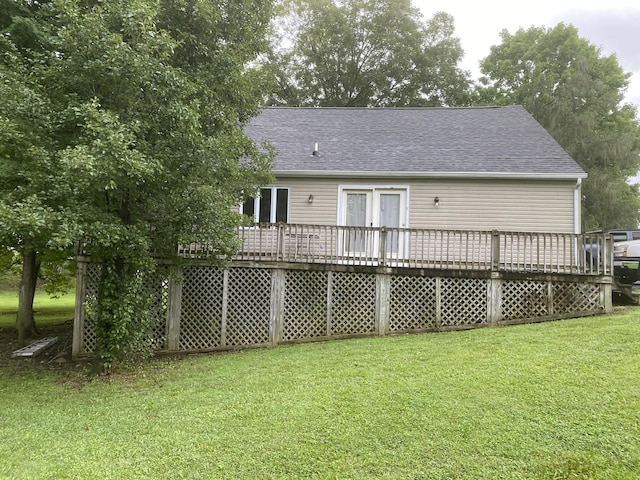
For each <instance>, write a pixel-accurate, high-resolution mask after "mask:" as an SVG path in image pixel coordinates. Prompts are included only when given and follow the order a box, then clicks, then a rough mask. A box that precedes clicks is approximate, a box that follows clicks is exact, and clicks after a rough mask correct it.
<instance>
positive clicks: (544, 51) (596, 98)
mask: <svg viewBox="0 0 640 480" xmlns="http://www.w3.org/2000/svg"><path fill="white" fill-rule="evenodd" d="M501 37H502V43H501V44H500V45H497V46H494V47H492V48H491V53H490V54H489V56H487V57H486V58H485V59H484V60H483V61H482V62H481V69H482V72H483V74H484V75H486V76H485V77H484V78H483V79H481V83H482V85H481V86H480V87H479V88H478V90H477V92H476V93H477V95H478V97H477V98H478V100H477V101H478V102H480V103H488V104H498V105H505V104H514V103H515V104H521V105H523V106H524V107H525V108H526V109H527V110H528V111H529V112H530V113H531V114H532V115H533V116H534V117H535V118H536V120H538V122H540V123H541V124H542V126H543V127H545V128H546V129H547V130H548V131H549V132H550V133H551V135H553V137H554V138H555V139H556V140H557V141H558V143H559V144H560V145H562V147H563V148H564V149H565V150H566V151H567V152H568V153H569V154H570V155H571V156H572V157H573V158H574V159H575V160H576V161H577V162H578V163H579V164H580V165H581V166H582V168H583V169H584V170H585V171H586V172H587V173H588V174H589V177H588V178H587V179H586V181H585V182H584V186H583V196H584V202H583V216H582V218H583V222H582V223H583V229H586V230H589V229H597V228H608V227H623V226H624V227H630V226H636V225H638V222H639V220H640V217H639V210H640V200H639V197H638V191H637V187H635V186H632V185H629V184H628V183H627V180H628V178H629V177H630V176H633V175H635V174H636V173H637V172H638V170H639V169H640V124H639V122H638V117H637V111H636V108H635V107H634V106H632V105H629V104H624V94H625V91H626V88H627V86H628V84H629V77H630V74H628V73H625V72H624V70H623V69H622V67H621V66H620V65H619V63H618V61H617V58H616V56H615V55H603V54H602V52H601V50H600V49H599V48H598V47H596V46H594V45H593V44H591V43H590V42H589V41H588V40H586V39H584V38H581V37H580V36H579V34H578V30H577V29H576V28H575V27H573V26H571V25H565V24H563V23H560V24H558V25H557V26H555V27H554V28H544V27H532V28H529V29H527V30H524V29H520V30H518V31H517V32H516V33H515V34H510V33H509V32H507V31H506V30H504V31H503V32H502V33H501Z"/></svg>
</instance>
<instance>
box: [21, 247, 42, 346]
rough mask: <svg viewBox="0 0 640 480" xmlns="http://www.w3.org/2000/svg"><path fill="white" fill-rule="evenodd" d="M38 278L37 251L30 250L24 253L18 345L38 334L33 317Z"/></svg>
mask: <svg viewBox="0 0 640 480" xmlns="http://www.w3.org/2000/svg"><path fill="white" fill-rule="evenodd" d="M37 279H38V263H37V260H36V252H35V251H28V252H24V253H23V254H22V280H21V282H20V294H19V297H18V316H17V318H16V329H17V330H18V346H20V347H22V346H24V344H25V343H26V339H27V337H28V336H33V335H37V334H38V330H37V329H36V322H35V319H34V318H33V298H34V296H35V293H36V281H37Z"/></svg>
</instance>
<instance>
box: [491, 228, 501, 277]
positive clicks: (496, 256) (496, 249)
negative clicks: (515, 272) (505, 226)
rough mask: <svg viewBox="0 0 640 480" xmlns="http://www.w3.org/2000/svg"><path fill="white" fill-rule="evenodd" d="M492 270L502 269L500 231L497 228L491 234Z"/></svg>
mask: <svg viewBox="0 0 640 480" xmlns="http://www.w3.org/2000/svg"><path fill="white" fill-rule="evenodd" d="M491 270H492V271H494V272H497V271H498V270H500V232H497V231H496V230H494V231H493V232H492V235H491Z"/></svg>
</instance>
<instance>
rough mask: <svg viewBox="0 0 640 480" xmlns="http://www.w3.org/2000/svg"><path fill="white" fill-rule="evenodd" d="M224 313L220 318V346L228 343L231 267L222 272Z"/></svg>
mask: <svg viewBox="0 0 640 480" xmlns="http://www.w3.org/2000/svg"><path fill="white" fill-rule="evenodd" d="M222 275H223V276H222V315H221V317H222V318H221V319H220V346H222V347H224V346H226V345H227V314H228V312H229V269H228V268H225V269H224V272H223V274H222Z"/></svg>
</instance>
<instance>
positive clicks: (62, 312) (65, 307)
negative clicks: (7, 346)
mask: <svg viewBox="0 0 640 480" xmlns="http://www.w3.org/2000/svg"><path fill="white" fill-rule="evenodd" d="M74 302H75V292H73V291H72V292H69V293H67V294H66V295H63V296H61V297H60V298H51V297H49V295H47V294H46V293H45V292H43V291H41V290H37V291H36V296H35V299H34V301H33V310H34V317H35V320H36V324H37V325H50V324H56V323H61V322H64V321H66V320H72V319H73V310H74ZM17 312H18V291H17V290H15V291H4V292H0V328H3V327H13V326H14V325H15V323H16V313H17Z"/></svg>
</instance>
